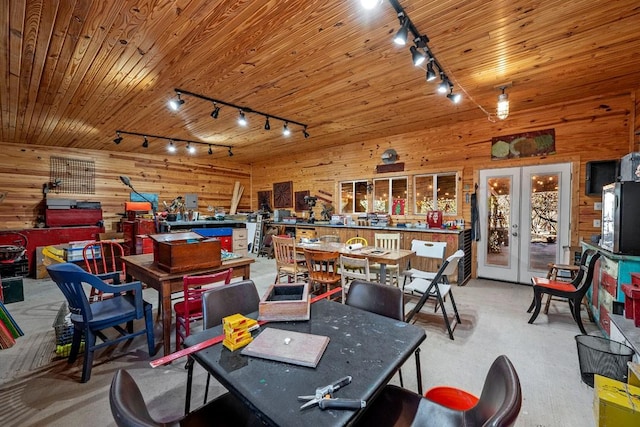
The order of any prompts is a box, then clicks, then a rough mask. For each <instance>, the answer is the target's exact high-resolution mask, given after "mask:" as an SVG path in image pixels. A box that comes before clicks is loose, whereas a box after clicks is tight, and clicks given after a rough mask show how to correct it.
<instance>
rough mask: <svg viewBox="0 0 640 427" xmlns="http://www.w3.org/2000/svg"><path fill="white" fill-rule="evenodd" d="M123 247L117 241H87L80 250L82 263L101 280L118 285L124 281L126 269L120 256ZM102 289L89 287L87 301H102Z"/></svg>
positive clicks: (122, 254) (122, 253) (122, 252)
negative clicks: (89, 291)
mask: <svg viewBox="0 0 640 427" xmlns="http://www.w3.org/2000/svg"><path fill="white" fill-rule="evenodd" d="M123 256H124V248H123V247H122V245H120V244H119V243H117V242H114V241H111V240H101V241H99V242H94V243H89V244H87V245H86V246H85V247H84V249H83V250H82V257H83V258H84V265H85V267H86V269H87V271H88V272H89V273H91V274H93V275H95V276H98V277H99V278H100V279H102V281H103V282H105V283H108V284H111V285H118V284H120V283H124V282H126V281H127V280H126V271H125V266H124V262H123V261H122V257H123ZM104 298H105V296H104V295H103V293H102V291H99V290H97V289H96V288H91V293H90V294H89V302H96V301H102V300H103V299H104Z"/></svg>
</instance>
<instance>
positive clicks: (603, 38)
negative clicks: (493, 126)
mask: <svg viewBox="0 0 640 427" xmlns="http://www.w3.org/2000/svg"><path fill="white" fill-rule="evenodd" d="M0 3H1V4H0V33H1V34H2V41H1V43H0V55H1V56H2V63H3V69H4V72H3V73H2V74H1V75H0V114H1V119H2V130H1V134H0V142H6V143H22V144H40V145H46V146H61V147H78V148H88V149H99V150H114V151H131V152H140V153H154V154H163V153H166V145H167V143H166V141H162V140H158V139H154V138H150V139H149V147H148V148H146V149H144V148H142V147H141V143H142V138H140V137H132V136H126V135H123V136H124V139H123V141H122V143H121V144H119V145H116V144H114V142H113V139H114V138H115V136H116V135H115V131H116V129H122V130H127V131H131V132H139V133H142V134H154V135H162V136H167V137H174V138H182V139H192V140H197V141H202V142H207V143H216V144H223V145H231V146H232V147H233V153H234V154H235V156H234V157H233V158H232V160H233V161H239V162H243V163H251V162H256V161H260V160H264V159H267V158H271V157H274V158H279V156H286V154H289V153H293V152H299V151H311V150H314V149H316V148H318V147H328V146H334V145H343V144H347V143H352V142H359V141H364V140H368V139H371V138H377V137H384V136H390V135H396V134H400V133H404V132H410V131H414V130H420V129H424V128H430V127H436V126H440V125H445V124H461V126H463V125H462V123H463V122H464V121H466V120H470V119H477V118H482V117H486V116H487V114H488V113H494V111H495V106H496V101H497V96H498V94H499V90H498V89H497V88H496V87H497V86H499V85H501V84H503V83H505V82H512V84H513V86H512V87H511V88H509V89H507V93H508V94H509V98H510V101H511V111H512V112H517V111H522V110H525V109H529V108H536V107H543V106H545V105H548V104H552V103H559V102H570V101H571V100H574V99H579V98H584V97H589V96H594V95H600V94H608V93H620V92H625V91H631V90H633V89H636V88H637V87H638V86H640V77H639V76H640V73H639V71H640V26H639V25H638V23H639V22H640V4H639V3H638V2H637V0H621V1H594V0H571V1H567V0H537V1H521V0H516V1H506V0H504V1H497V0H496V1H486V0H466V1H458V0H446V1H443V0H437V1H436V0H433V1H432V0H429V1H417V0H401V1H400V4H401V5H402V6H403V7H404V9H405V10H406V12H407V13H408V15H409V17H410V18H411V20H412V22H413V23H414V25H415V27H416V28H417V29H418V30H419V31H420V32H421V33H423V34H426V35H427V36H428V37H429V38H430V43H429V46H430V48H431V49H432V51H433V52H434V54H435V55H436V58H437V60H438V61H439V62H440V63H442V65H443V66H444V68H445V70H446V72H447V74H448V75H449V77H450V78H451V79H452V80H453V81H454V84H455V86H454V90H455V91H456V92H461V93H462V95H463V100H462V102H461V103H459V104H456V105H454V104H452V103H451V102H450V101H449V100H448V99H446V98H445V97H444V96H442V95H439V94H437V93H436V90H435V89H436V84H435V83H427V82H426V81H425V69H424V68H419V67H418V68H416V67H414V66H413V65H412V63H411V56H410V54H409V50H408V47H404V48H398V47H396V46H395V45H393V44H392V42H391V38H392V36H393V35H394V34H395V32H396V31H397V30H398V27H399V24H398V19H397V17H396V13H395V11H394V9H393V8H392V7H391V5H390V4H389V3H388V2H387V1H384V2H382V4H381V5H380V6H379V7H378V8H377V9H375V10H373V11H365V10H363V9H362V7H361V5H360V1H359V0H348V1H334V2H328V1H324V0H304V1H300V0H288V1H287V0H260V1H255V0H220V1H205V0H128V1H125V0H118V1H111V0H101V1H99V0H93V1H92V0H57V1H56V0H27V1H24V0H22V1H20V0H8V1H7V0H5V1H2V2H0ZM174 88H182V89H185V90H188V91H191V92H195V93H198V94H202V95H205V96H208V97H211V98H216V99H221V100H224V101H227V102H230V103H233V104H237V105H240V106H244V107H250V108H252V109H255V110H259V111H263V112H266V113H269V114H272V115H275V116H280V117H284V118H288V119H290V120H294V121H297V122H301V123H306V124H308V132H309V134H310V137H309V138H308V139H305V138H304V137H303V135H302V130H301V129H300V128H299V127H297V126H291V129H292V131H293V133H292V135H291V136H289V137H288V138H285V137H283V136H282V134H281V129H282V125H283V123H282V122H279V121H277V120H271V123H270V124H271V130H270V131H266V130H264V129H263V126H264V117H260V116H256V115H251V114H248V115H247V117H248V119H249V120H250V124H249V126H248V127H246V128H241V127H239V126H238V125H237V124H236V118H237V115H238V111H236V110H235V109H233V108H230V107H225V106H222V108H221V111H220V115H219V118H218V119H216V120H214V119H213V118H211V117H210V113H211V111H212V109H213V104H212V103H211V102H207V101H203V100H200V99H197V98H193V97H188V96H183V99H184V100H185V101H186V102H185V104H184V105H183V106H182V108H181V109H180V110H179V111H178V112H172V111H170V110H169V109H168V108H167V102H168V101H169V100H170V99H172V98H175V93H174ZM179 148H180V149H183V147H179ZM197 148H198V153H197V154H196V155H203V156H206V155H208V154H207V153H206V151H207V147H206V146H198V147H197ZM226 154H227V151H226V149H224V150H220V149H217V148H216V147H214V154H213V156H216V157H221V158H222V157H226Z"/></svg>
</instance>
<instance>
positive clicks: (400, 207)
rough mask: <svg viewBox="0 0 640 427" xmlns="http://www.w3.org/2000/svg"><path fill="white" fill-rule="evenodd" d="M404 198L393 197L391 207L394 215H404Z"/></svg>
mask: <svg viewBox="0 0 640 427" xmlns="http://www.w3.org/2000/svg"><path fill="white" fill-rule="evenodd" d="M404 203H405V200H404V199H393V205H392V208H391V214H392V215H404Z"/></svg>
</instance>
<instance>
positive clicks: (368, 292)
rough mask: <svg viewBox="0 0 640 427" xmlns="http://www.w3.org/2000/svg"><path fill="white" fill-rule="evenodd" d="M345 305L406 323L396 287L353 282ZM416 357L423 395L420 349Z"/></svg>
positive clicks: (417, 350)
mask: <svg viewBox="0 0 640 427" xmlns="http://www.w3.org/2000/svg"><path fill="white" fill-rule="evenodd" d="M345 304H346V305H349V306H352V307H356V308H359V309H361V310H365V311H369V312H371V313H375V314H379V315H381V316H385V317H390V318H392V319H396V320H400V321H402V322H404V299H403V296H402V291H401V290H400V288H397V287H395V286H389V285H383V284H381V283H376V282H368V281H365V280H361V279H356V280H354V281H353V282H351V286H350V287H349V293H348V294H347V299H346V300H345ZM415 356H416V378H417V381H418V393H422V372H421V370H420V348H417V349H416V351H415ZM398 375H399V376H400V385H403V381H402V371H401V370H400V369H398Z"/></svg>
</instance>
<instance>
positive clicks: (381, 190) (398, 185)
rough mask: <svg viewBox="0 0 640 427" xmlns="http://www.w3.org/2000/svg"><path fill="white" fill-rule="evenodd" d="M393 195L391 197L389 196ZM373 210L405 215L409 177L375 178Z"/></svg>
mask: <svg viewBox="0 0 640 427" xmlns="http://www.w3.org/2000/svg"><path fill="white" fill-rule="evenodd" d="M389 195H391V197H389ZM373 196H374V201H373V212H382V213H388V214H391V215H405V214H407V213H408V212H407V211H406V209H405V208H406V207H407V206H406V203H407V178H406V177H403V178H388V179H374V180H373Z"/></svg>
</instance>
